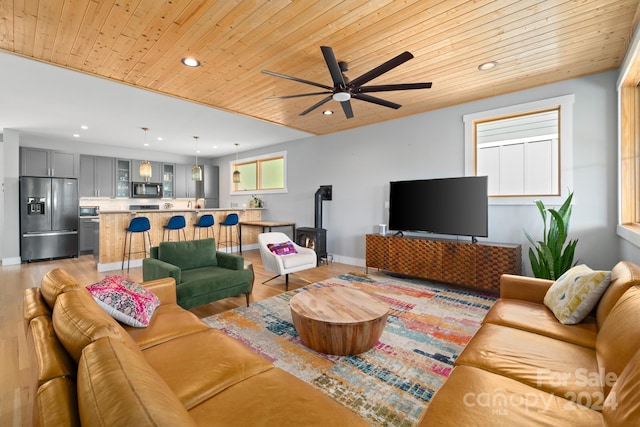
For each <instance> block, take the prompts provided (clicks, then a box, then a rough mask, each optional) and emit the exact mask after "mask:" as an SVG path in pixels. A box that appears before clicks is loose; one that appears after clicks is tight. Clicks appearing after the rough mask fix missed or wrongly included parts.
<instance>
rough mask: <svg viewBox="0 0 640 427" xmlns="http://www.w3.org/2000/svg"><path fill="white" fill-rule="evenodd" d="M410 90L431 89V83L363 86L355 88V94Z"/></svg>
mask: <svg viewBox="0 0 640 427" xmlns="http://www.w3.org/2000/svg"><path fill="white" fill-rule="evenodd" d="M410 89H431V82H428V83H400V84H392V85H377V86H375V85H374V86H361V87H358V88H354V89H353V92H356V93H371V92H389V91H394V90H410Z"/></svg>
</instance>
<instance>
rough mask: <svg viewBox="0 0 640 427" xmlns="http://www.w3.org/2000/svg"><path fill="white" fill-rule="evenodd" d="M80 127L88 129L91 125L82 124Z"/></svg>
mask: <svg viewBox="0 0 640 427" xmlns="http://www.w3.org/2000/svg"><path fill="white" fill-rule="evenodd" d="M80 129H84V130H87V129H89V126H87V125H82V126H80Z"/></svg>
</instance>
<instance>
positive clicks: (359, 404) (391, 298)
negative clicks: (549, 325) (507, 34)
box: [203, 273, 496, 426]
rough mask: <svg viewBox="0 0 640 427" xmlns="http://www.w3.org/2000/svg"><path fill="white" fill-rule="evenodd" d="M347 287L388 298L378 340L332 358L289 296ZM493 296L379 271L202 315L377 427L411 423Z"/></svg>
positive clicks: (420, 415)
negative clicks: (316, 345) (304, 326)
mask: <svg viewBox="0 0 640 427" xmlns="http://www.w3.org/2000/svg"><path fill="white" fill-rule="evenodd" d="M323 286H346V287H349V288H356V289H360V290H363V291H365V292H369V293H371V294H373V295H375V296H377V297H378V298H380V299H381V300H383V301H385V302H387V303H388V304H389V306H390V309H391V312H390V314H389V317H388V320H387V325H386V327H385V330H384V332H383V334H382V337H381V338H380V340H379V341H378V343H377V345H376V346H375V347H374V348H373V349H371V350H369V351H367V352H365V353H362V354H359V355H355V356H330V355H325V354H320V353H317V352H315V351H313V350H311V349H309V348H307V347H305V346H304V344H302V342H301V341H300V339H299V337H298V334H297V333H296V330H295V328H294V326H293V323H292V320H291V312H290V310H289V300H290V299H291V297H292V296H293V295H295V294H296V293H297V292H303V291H305V290H306V289H310V288H317V287H323ZM495 300H496V297H495V296H494V295H493V294H490V293H486V292H482V291H474V290H469V289H464V288H458V287H452V286H445V285H440V284H435V283H430V282H426V281H420V280H409V279H400V278H394V277H391V276H387V275H382V274H371V275H365V274H355V273H352V274H346V275H342V276H339V277H337V278H332V279H328V280H325V281H323V282H319V283H314V284H312V285H309V286H307V287H305V288H300V289H296V290H294V291H289V292H287V293H283V294H281V295H278V296H275V297H271V298H268V299H265V300H262V301H258V302H255V303H253V304H251V306H250V307H241V308H237V309H235V310H231V311H228V312H224V313H221V314H218V315H215V316H211V317H207V318H205V319H203V320H204V321H205V322H206V323H208V324H209V325H211V326H212V327H214V328H216V329H220V330H222V331H224V332H226V333H227V334H229V335H230V336H232V337H234V338H236V339H237V340H239V341H241V342H243V343H245V344H246V345H248V346H249V347H251V348H253V349H254V350H255V351H256V352H257V353H259V354H261V355H263V356H264V357H265V358H267V359H269V360H270V361H272V362H273V364H274V365H275V366H277V367H279V368H282V369H284V370H285V371H288V372H290V373H291V374H293V375H295V376H296V377H298V378H300V379H302V380H304V381H306V382H307V383H309V384H311V385H313V386H314V387H316V388H317V389H319V390H321V391H322V392H323V393H325V394H326V395H328V396H330V397H331V398H333V399H334V400H336V401H337V402H339V403H340V404H342V405H344V406H345V407H347V408H349V409H350V410H352V411H353V412H355V413H356V414H358V415H359V416H360V417H362V418H363V419H365V420H367V421H368V422H369V423H371V424H372V425H376V426H414V425H417V424H418V422H419V421H420V420H421V419H422V416H423V414H424V411H425V410H426V408H427V406H428V404H429V401H430V400H431V398H432V397H433V395H434V394H435V392H436V391H437V390H438V388H439V387H440V386H441V384H442V383H443V382H444V381H445V379H446V378H447V376H448V375H449V373H450V372H451V370H452V369H453V362H454V361H455V360H456V358H457V357H458V355H459V354H460V352H461V351H462V349H463V348H464V346H465V345H466V344H467V343H468V342H469V340H470V339H471V337H472V336H473V335H474V334H475V332H476V331H477V330H478V329H479V328H480V324H481V322H482V319H483V318H484V316H485V314H486V313H487V311H488V310H489V308H491V306H492V305H493V303H494V302H495Z"/></svg>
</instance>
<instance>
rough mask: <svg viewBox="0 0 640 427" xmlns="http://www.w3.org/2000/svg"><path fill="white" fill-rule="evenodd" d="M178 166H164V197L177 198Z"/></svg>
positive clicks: (167, 164)
mask: <svg viewBox="0 0 640 427" xmlns="http://www.w3.org/2000/svg"><path fill="white" fill-rule="evenodd" d="M175 176H176V165H175V164H173V163H163V164H162V197H166V198H175V197H176V191H175V187H176V179H175Z"/></svg>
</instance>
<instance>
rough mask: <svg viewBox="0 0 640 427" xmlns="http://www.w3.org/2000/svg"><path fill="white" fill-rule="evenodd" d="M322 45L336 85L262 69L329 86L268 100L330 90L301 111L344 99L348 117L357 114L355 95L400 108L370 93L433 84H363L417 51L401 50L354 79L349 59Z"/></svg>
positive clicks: (419, 87)
mask: <svg viewBox="0 0 640 427" xmlns="http://www.w3.org/2000/svg"><path fill="white" fill-rule="evenodd" d="M320 49H321V50H322V55H323V56H324V60H325V62H326V63H327V67H328V68H329V73H331V80H333V87H332V86H327V85H323V84H321V83H316V82H312V81H309V80H304V79H299V78H297V77H292V76H287V75H285V74H280V73H274V72H273V71H267V70H262V72H263V73H264V74H269V75H270V76H275V77H280V78H283V79H288V80H293V81H294V82H299V83H304V84H308V85H311V86H316V87H319V88H322V89H325V91H323V92H312V93H303V94H299V95H288V96H278V97H274V98H266V100H268V101H272V100H278V99H290V98H300V97H303V96H315V95H325V94H329V96H327V97H326V98H323V99H322V100H321V101H319V102H317V103H315V104H314V105H312V106H311V107H309V108H307V109H306V110H304V111H303V112H302V113H300V115H301V116H304V115H305V114H308V113H310V112H311V111H313V110H315V109H316V108H318V107H320V106H321V105H323V104H324V103H326V102H329V101H330V100H332V99H334V100H336V101H339V102H340V105H341V106H342V109H343V110H344V114H345V116H346V117H347V119H350V118H352V117H353V109H352V108H351V102H350V100H351V98H354V99H359V100H361V101H366V102H371V103H374V104H378V105H382V106H383V107H389V108H393V109H395V110H397V109H398V108H400V107H401V106H402V105H400V104H396V103H395V102H390V101H387V100H384V99H381V98H377V97H375V96H371V95H367V93H374V92H389V91H394V90H409V89H429V88H431V82H428V83H401V84H388V85H373V86H363V85H364V84H366V83H367V82H369V81H371V80H373V79H375V78H376V77H379V76H381V75H382V74H384V73H386V72H387V71H390V70H392V69H394V68H396V67H397V66H399V65H401V64H404V63H405V62H407V61H408V60H410V59H411V58H413V55H412V54H411V53H410V52H404V53H401V54H400V55H398V56H396V57H395V58H392V59H390V60H388V61H387V62H385V63H383V64H382V65H379V66H377V67H376V68H374V69H372V70H370V71H368V72H366V73H364V74H363V75H361V76H360V77H357V78H355V79H353V80H349V79H348V78H347V76H345V75H344V73H345V72H346V71H348V70H349V67H348V65H347V63H346V62H342V61H341V62H338V61H337V60H336V56H335V55H334V53H333V49H332V48H330V47H329V46H320Z"/></svg>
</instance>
